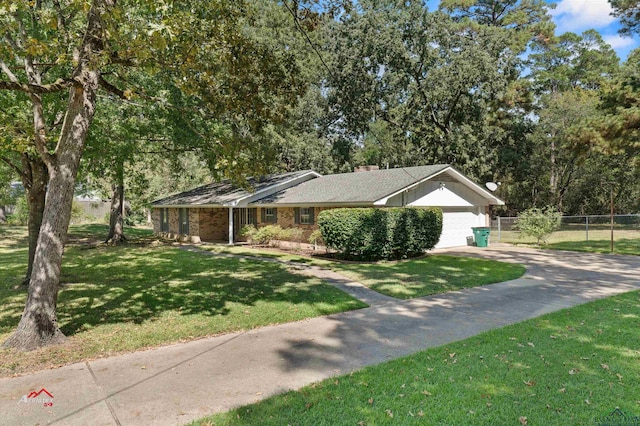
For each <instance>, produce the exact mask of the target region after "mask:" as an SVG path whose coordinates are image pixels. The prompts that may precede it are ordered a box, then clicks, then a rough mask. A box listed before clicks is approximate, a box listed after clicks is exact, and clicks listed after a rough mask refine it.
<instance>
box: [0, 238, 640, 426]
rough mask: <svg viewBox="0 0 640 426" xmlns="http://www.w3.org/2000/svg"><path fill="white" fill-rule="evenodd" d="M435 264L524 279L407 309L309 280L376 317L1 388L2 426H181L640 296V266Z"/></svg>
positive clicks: (350, 317) (206, 345) (552, 256)
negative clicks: (492, 268)
mask: <svg viewBox="0 0 640 426" xmlns="http://www.w3.org/2000/svg"><path fill="white" fill-rule="evenodd" d="M437 252H438V253H446V254H452V255H462V256H478V257H484V258H491V259H496V260H502V261H506V262H516V263H521V264H524V265H526V267H527V273H526V274H525V276H524V277H522V278H520V279H518V280H514V281H509V282H505V283H499V284H493V285H489V286H485V287H477V288H473V289H467V290H463V291H457V292H452V293H447V294H443V295H437V296H430V297H424V298H419V299H413V300H407V301H399V300H395V299H392V298H389V297H386V296H382V295H379V294H378V293H375V292H373V291H371V290H368V289H367V288H365V287H363V286H362V285H360V284H358V283H354V282H351V281H349V280H348V279H346V278H344V277H342V276H340V275H338V274H335V273H333V272H330V271H325V270H319V269H313V268H304V269H303V270H301V271H300V272H301V273H306V274H314V275H318V276H321V277H322V278H323V279H324V280H326V281H327V282H329V283H331V284H333V285H336V286H338V287H339V288H341V289H343V290H345V291H347V292H349V293H351V294H353V295H354V296H356V297H358V298H360V299H362V300H365V301H366V302H367V303H369V305H370V307H369V308H366V309H361V310H358V311H352V312H346V313H342V314H336V315H330V316H326V317H322V318H314V319H310V320H307V321H301V322H296V323H289V324H283V325H279V326H272V327H264V328H260V329H256V330H252V331H248V332H244V333H234V334H228V335H224V336H220V337H215V338H209V339H202V340H198V341H194V342H190V343H184V344H176V345H170V346H165V347H161V348H157V349H153V350H148V351H143V352H136V353H132V354H126V355H121V356H116V357H112V358H107V359H99V360H94V361H89V362H84V363H78V364H73V365H69V366H66V367H62V368H59V369H56V370H48V371H42V372H39V373H36V374H32V375H28V376H24V377H17V378H7V379H0V413H2V414H1V416H0V424H7V425H19V424H36V423H40V424H46V423H54V424H64V425H86V424H92V425H174V424H183V423H187V422H189V421H191V420H194V419H198V418H200V417H203V416H205V415H207V414H211V413H214V412H218V411H224V410H228V409H230V408H233V407H236V406H239V405H243V404H247V403H251V402H255V401H258V400H260V399H263V398H265V397H268V396H270V395H273V394H276V393H280V392H283V391H286V390H289V389H297V388H299V387H301V386H304V385H306V384H309V383H311V382H314V381H317V380H321V379H324V378H327V377H330V376H333V375H337V374H346V373H348V372H350V371H353V370H355V369H358V368H361V367H363V366H367V365H372V364H377V363H380V362H383V361H386V360H389V359H393V358H396V357H400V356H403V355H407V354H411V353H414V352H416V351H419V350H421V349H425V348H429V347H434V346H439V345H443V344H446V343H449V342H452V341H456V340H460V339H464V338H466V337H470V336H473V335H475V334H478V333H481V332H483V331H487V330H490V329H493V328H496V327H502V326H505V325H508V324H512V323H515V322H519V321H523V320H526V319H530V318H534V317H537V316H540V315H543V314H546V313H549V312H553V311H557V310H560V309H563V308H567V307H571V306H575V305H578V304H581V303H585V302H589V301H592V300H595V299H599V298H603V297H607V296H611V295H614V294H619V293H622V292H627V291H632V290H636V289H640V257H632V256H608V255H597V254H584V253H572V252H561V251H540V250H532V249H526V248H514V247H506V246H492V247H489V248H486V249H479V248H474V247H469V248H462V249H448V250H438V251H437ZM40 389H46V391H47V392H49V393H50V394H51V395H53V398H52V401H51V402H53V405H51V406H43V405H44V404H37V403H25V402H21V400H22V401H24V399H22V397H23V396H24V395H28V394H29V393H30V392H32V391H39V390H40ZM42 395H44V394H42ZM42 395H41V396H42ZM45 402H46V401H45Z"/></svg>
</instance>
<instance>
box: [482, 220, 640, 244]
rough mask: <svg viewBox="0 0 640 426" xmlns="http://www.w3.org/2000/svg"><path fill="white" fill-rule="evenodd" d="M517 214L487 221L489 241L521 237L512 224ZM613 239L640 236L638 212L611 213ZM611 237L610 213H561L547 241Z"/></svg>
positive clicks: (506, 240) (505, 240)
mask: <svg viewBox="0 0 640 426" xmlns="http://www.w3.org/2000/svg"><path fill="white" fill-rule="evenodd" d="M517 222H518V218H517V217H497V218H496V219H494V220H492V221H491V240H492V241H503V242H517V241H519V240H522V239H521V238H520V233H519V232H518V231H517V229H516V228H515V227H514V225H515V224H516V223H517ZM613 235H614V239H624V238H640V214H618V215H614V216H613ZM609 238H611V216H610V215H588V216H563V217H562V222H561V225H560V229H559V230H557V231H556V232H554V233H553V234H552V236H551V239H550V240H551V241H552V242H553V240H554V239H555V240H562V241H589V240H603V239H609Z"/></svg>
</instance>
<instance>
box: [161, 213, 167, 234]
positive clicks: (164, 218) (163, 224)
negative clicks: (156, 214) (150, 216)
mask: <svg viewBox="0 0 640 426" xmlns="http://www.w3.org/2000/svg"><path fill="white" fill-rule="evenodd" d="M160 232H169V209H160Z"/></svg>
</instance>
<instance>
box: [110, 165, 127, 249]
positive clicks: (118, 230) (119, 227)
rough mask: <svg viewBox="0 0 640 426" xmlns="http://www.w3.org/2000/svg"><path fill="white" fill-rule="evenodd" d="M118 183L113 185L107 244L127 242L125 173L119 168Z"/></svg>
mask: <svg viewBox="0 0 640 426" xmlns="http://www.w3.org/2000/svg"><path fill="white" fill-rule="evenodd" d="M117 175H118V176H117V180H118V183H117V184H114V185H113V196H112V197H111V211H110V212H109V235H108V236H107V240H106V241H105V242H106V243H110V244H115V245H117V244H121V243H124V242H126V241H127V237H125V236H124V215H125V204H124V171H123V168H122V167H119V169H118V172H117Z"/></svg>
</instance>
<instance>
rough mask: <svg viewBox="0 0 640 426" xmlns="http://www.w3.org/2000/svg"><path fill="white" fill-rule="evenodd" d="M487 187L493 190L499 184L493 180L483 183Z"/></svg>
mask: <svg viewBox="0 0 640 426" xmlns="http://www.w3.org/2000/svg"><path fill="white" fill-rule="evenodd" d="M484 185H485V186H486V187H487V189H488V190H489V191H491V192H494V191H495V190H496V189H498V186H500V182H498V183H495V182H487V183H485V184H484Z"/></svg>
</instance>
